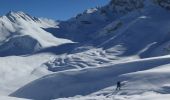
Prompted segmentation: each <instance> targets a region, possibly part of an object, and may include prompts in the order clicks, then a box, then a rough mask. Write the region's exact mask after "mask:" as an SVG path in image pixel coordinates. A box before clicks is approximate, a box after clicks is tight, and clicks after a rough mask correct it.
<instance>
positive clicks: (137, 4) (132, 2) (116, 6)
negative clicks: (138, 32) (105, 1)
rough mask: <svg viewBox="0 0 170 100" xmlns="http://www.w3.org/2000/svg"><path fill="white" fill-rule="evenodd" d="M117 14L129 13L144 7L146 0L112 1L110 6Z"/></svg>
mask: <svg viewBox="0 0 170 100" xmlns="http://www.w3.org/2000/svg"><path fill="white" fill-rule="evenodd" d="M109 5H110V6H111V7H112V9H113V10H115V11H117V12H124V13H126V12H129V11H132V10H135V9H140V8H143V7H144V0H112V1H111V2H110V4H109Z"/></svg>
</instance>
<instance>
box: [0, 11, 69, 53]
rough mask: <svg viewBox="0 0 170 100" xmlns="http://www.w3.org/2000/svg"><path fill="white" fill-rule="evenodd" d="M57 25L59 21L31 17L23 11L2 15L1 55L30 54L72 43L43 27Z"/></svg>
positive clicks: (0, 18)
mask: <svg viewBox="0 0 170 100" xmlns="http://www.w3.org/2000/svg"><path fill="white" fill-rule="evenodd" d="M48 27H55V28H57V22H55V21H53V20H48V19H42V18H36V17H31V16H30V15H28V14H25V13H23V12H9V13H8V14H6V15H5V16H2V17H0V55H1V56H6V55H19V54H29V53H33V52H35V51H38V50H40V49H42V48H47V47H51V46H57V45H60V44H63V43H67V42H68V43H70V42H71V41H69V40H67V39H60V38H55V37H54V36H53V35H52V34H51V33H48V32H46V31H44V30H43V28H48Z"/></svg>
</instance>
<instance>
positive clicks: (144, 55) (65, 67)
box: [0, 0, 170, 100]
mask: <svg viewBox="0 0 170 100" xmlns="http://www.w3.org/2000/svg"><path fill="white" fill-rule="evenodd" d="M169 18H170V0H111V1H110V2H109V3H108V5H106V6H104V7H96V8H91V9H88V10H86V11H84V12H83V13H81V14H78V15H77V16H75V17H72V18H70V19H69V20H67V21H59V22H56V21H53V20H49V19H44V18H36V17H32V16H30V15H28V14H25V13H23V12H9V13H8V14H6V15H5V16H2V17H0V56H5V57H0V63H1V66H0V68H1V70H0V79H1V80H4V81H0V94H4V95H9V96H14V97H20V98H26V99H34V100H54V99H56V100H91V99H93V100H162V99H161V98H162V97H166V98H165V100H168V99H167V98H169V97H170V95H169V93H170V92H169V89H170V85H169V82H170V80H169V72H170V71H169V63H170V56H169V54H170V19H169ZM26 54H32V55H26ZM12 55H15V56H12ZM19 55H25V56H19ZM117 81H122V82H123V84H124V86H123V87H122V90H121V91H118V92H117V91H113V89H114V88H115V84H116V82H117ZM24 85H25V86H24ZM0 98H1V96H0ZM2 98H8V97H2ZM11 99H13V98H11Z"/></svg>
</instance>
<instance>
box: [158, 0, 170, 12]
mask: <svg viewBox="0 0 170 100" xmlns="http://www.w3.org/2000/svg"><path fill="white" fill-rule="evenodd" d="M155 2H156V3H157V4H158V5H160V6H161V7H163V8H166V9H167V10H170V0H155Z"/></svg>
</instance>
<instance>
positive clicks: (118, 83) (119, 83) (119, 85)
mask: <svg viewBox="0 0 170 100" xmlns="http://www.w3.org/2000/svg"><path fill="white" fill-rule="evenodd" d="M120 89H121V82H120V81H118V82H117V87H116V90H120Z"/></svg>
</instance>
